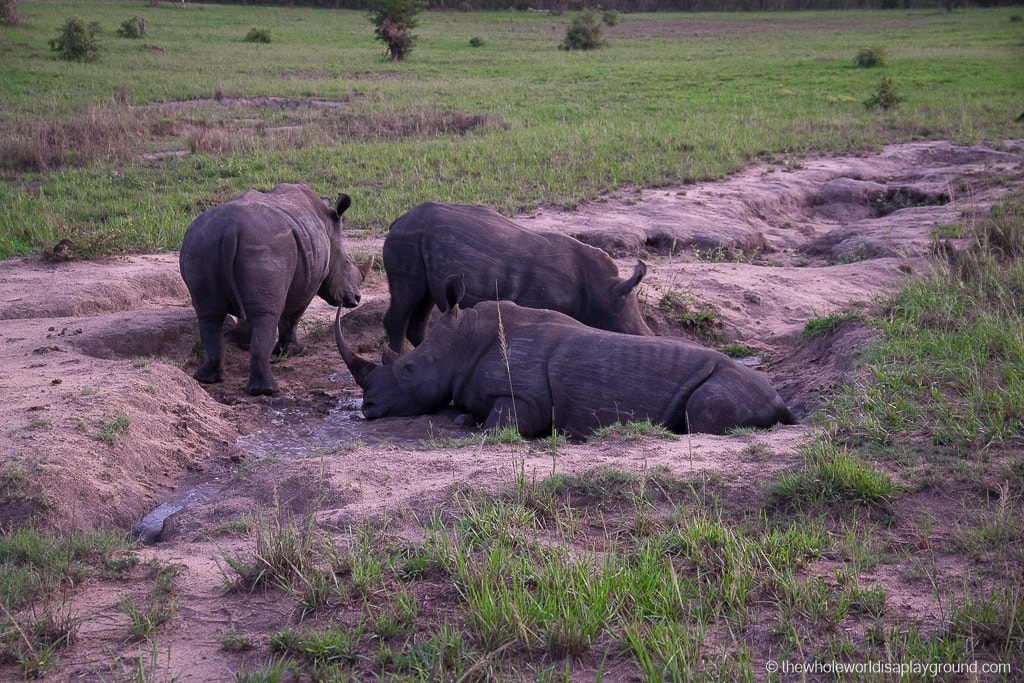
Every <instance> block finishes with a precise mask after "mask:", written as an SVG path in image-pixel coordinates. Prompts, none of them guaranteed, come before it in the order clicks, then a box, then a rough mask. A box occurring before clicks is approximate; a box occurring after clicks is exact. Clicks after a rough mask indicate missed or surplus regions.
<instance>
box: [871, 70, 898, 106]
mask: <svg viewBox="0 0 1024 683" xmlns="http://www.w3.org/2000/svg"><path fill="white" fill-rule="evenodd" d="M906 99H907V98H905V97H903V96H902V95H900V93H899V90H898V89H897V88H896V83H895V82H894V81H893V80H892V79H891V78H889V77H888V76H882V79H881V80H880V81H879V82H878V87H877V88H876V89H875V94H874V95H872V96H871V97H869V98H868V99H866V100H865V101H864V106H865V107H867V108H868V109H895V108H896V107H898V106H900V103H902V102H904V101H905V100H906Z"/></svg>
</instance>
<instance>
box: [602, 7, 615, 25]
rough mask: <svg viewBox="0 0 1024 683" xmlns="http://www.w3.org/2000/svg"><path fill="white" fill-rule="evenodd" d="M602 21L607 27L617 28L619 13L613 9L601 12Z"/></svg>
mask: <svg viewBox="0 0 1024 683" xmlns="http://www.w3.org/2000/svg"><path fill="white" fill-rule="evenodd" d="M601 21H603V22H604V23H605V26H617V25H618V23H619V13H618V12H617V11H615V10H613V9H606V10H601Z"/></svg>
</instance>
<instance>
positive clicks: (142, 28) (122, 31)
mask: <svg viewBox="0 0 1024 683" xmlns="http://www.w3.org/2000/svg"><path fill="white" fill-rule="evenodd" d="M117 35H119V36H121V37H122V38H141V37H143V36H144V35H146V20H145V19H143V18H142V17H132V18H131V19H128V20H127V21H122V22H121V28H119V29H117Z"/></svg>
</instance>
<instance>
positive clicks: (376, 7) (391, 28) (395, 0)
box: [367, 0, 424, 62]
mask: <svg viewBox="0 0 1024 683" xmlns="http://www.w3.org/2000/svg"><path fill="white" fill-rule="evenodd" d="M367 6H368V8H369V10H370V14H369V16H370V21H371V22H372V23H373V25H374V26H376V27H377V30H376V31H375V32H374V33H376V35H377V40H380V41H381V42H383V43H384V44H385V45H386V46H387V48H388V56H387V58H388V60H389V61H393V62H400V61H402V60H403V59H405V57H406V56H407V55H408V54H409V53H410V52H412V48H413V46H414V45H415V44H416V36H414V35H412V33H410V31H412V29H414V28H416V25H417V24H418V23H419V20H418V19H417V16H418V15H419V13H420V12H422V11H423V8H424V2H423V0H369V2H368V3H367Z"/></svg>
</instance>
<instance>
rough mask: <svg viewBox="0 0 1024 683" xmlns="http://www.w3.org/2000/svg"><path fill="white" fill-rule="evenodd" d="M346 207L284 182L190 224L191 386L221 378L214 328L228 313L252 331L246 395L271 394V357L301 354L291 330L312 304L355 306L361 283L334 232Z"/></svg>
mask: <svg viewBox="0 0 1024 683" xmlns="http://www.w3.org/2000/svg"><path fill="white" fill-rule="evenodd" d="M351 203H352V200H351V199H350V198H349V196H348V195H346V194H339V195H338V201H337V203H336V204H335V205H334V206H333V207H331V206H329V205H328V204H327V203H326V201H325V200H323V199H321V198H320V197H319V196H317V195H316V194H315V193H314V192H313V191H312V190H311V189H310V188H309V187H307V186H306V185H298V184H296V185H293V184H287V183H282V184H280V185H277V186H276V187H274V189H272V190H270V191H269V192H259V191H257V190H250V191H248V192H246V193H245V194H244V195H242V196H241V197H237V198H235V199H232V200H231V201H229V202H227V203H225V204H221V205H220V206H216V207H213V208H211V209H209V210H207V211H206V212H204V213H203V214H201V215H200V216H198V217H197V218H196V219H195V220H194V221H192V224H191V225H190V226H189V228H188V230H187V231H186V232H185V237H184V240H183V242H182V245H181V255H180V258H179V267H180V271H181V277H182V279H183V280H184V281H185V285H186V286H187V287H188V291H189V294H190V295H191V296H192V306H193V307H194V308H195V311H196V317H197V318H198V319H199V337H200V340H201V341H202V344H203V350H204V359H203V363H202V365H201V366H200V367H199V369H198V370H197V371H196V373H195V378H196V379H197V380H199V381H200V382H206V383H211V382H220V381H222V380H223V379H224V340H223V336H222V333H221V328H222V326H223V324H224V319H225V317H226V316H227V315H228V314H231V315H234V316H237V317H239V318H240V319H243V320H244V321H245V322H246V323H247V324H249V325H251V328H252V340H251V343H250V350H249V381H248V384H247V386H246V390H247V391H248V392H249V393H250V394H254V395H255V394H273V393H276V392H277V390H278V386H277V382H275V380H274V378H273V376H272V375H271V372H270V357H271V355H272V353H279V354H295V353H300V352H301V351H302V347H301V345H299V344H298V343H296V341H295V327H296V325H297V324H298V321H299V318H300V317H301V316H302V314H303V313H304V312H305V310H306V308H307V307H308V306H309V304H310V302H311V301H312V300H313V297H314V296H317V295H319V296H320V297H321V298H323V299H324V300H325V301H327V303H329V304H331V305H332V306H345V307H353V306H356V305H357V304H358V303H359V285H360V283H361V282H362V274H361V273H360V270H359V269H358V268H357V267H356V266H355V264H354V263H353V261H352V259H351V257H350V256H349V255H348V253H346V251H345V248H344V245H343V243H342V231H341V216H342V214H343V213H345V210H346V209H348V207H349V206H350V205H351Z"/></svg>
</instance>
